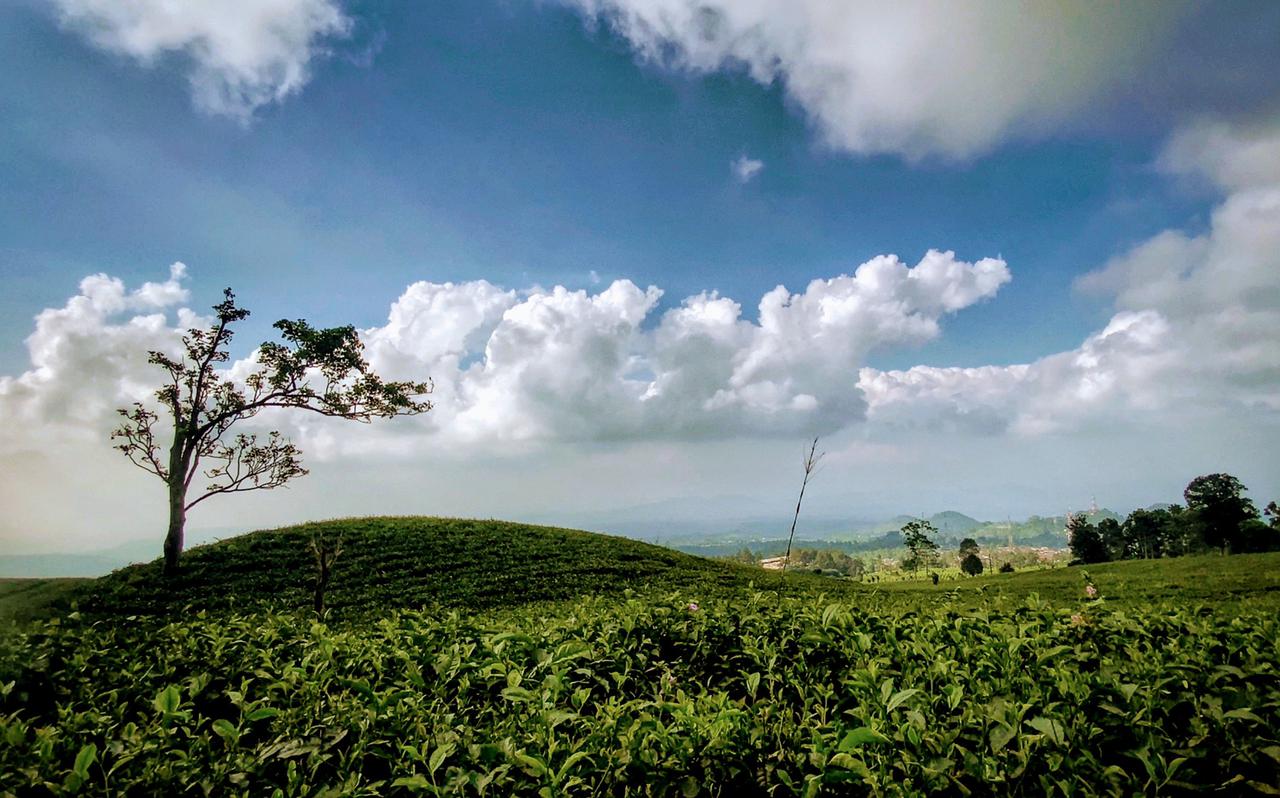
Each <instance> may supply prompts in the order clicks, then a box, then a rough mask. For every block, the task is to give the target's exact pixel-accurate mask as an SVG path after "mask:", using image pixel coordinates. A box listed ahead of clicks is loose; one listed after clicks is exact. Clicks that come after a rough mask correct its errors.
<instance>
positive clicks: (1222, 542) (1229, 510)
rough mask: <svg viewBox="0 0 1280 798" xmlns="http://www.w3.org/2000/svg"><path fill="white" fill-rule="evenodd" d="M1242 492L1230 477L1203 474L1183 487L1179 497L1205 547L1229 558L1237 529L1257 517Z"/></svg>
mask: <svg viewBox="0 0 1280 798" xmlns="http://www.w3.org/2000/svg"><path fill="white" fill-rule="evenodd" d="M1244 491H1245V487H1244V485H1243V484H1242V483H1241V482H1240V480H1238V479H1236V478H1235V477H1233V476H1231V475H1230V474H1207V475H1205V476H1200V477H1196V478H1195V479H1193V480H1191V482H1190V483H1189V484H1188V485H1187V489H1186V490H1185V491H1183V493H1182V496H1183V498H1185V499H1186V500H1187V510H1189V511H1190V512H1192V513H1193V514H1194V516H1193V517H1194V520H1195V523H1196V525H1197V527H1198V528H1199V533H1200V538H1201V540H1203V542H1204V545H1205V546H1207V547H1209V548H1211V549H1218V550H1219V551H1221V552H1222V553H1223V554H1230V553H1231V551H1232V549H1233V548H1234V547H1235V546H1237V545H1238V544H1239V543H1240V525H1241V524H1243V523H1244V522H1246V521H1248V520H1250V519H1253V518H1257V517H1258V510H1257V508H1255V507H1254V506H1253V502H1252V501H1250V500H1249V499H1248V498H1246V497H1245V496H1244Z"/></svg>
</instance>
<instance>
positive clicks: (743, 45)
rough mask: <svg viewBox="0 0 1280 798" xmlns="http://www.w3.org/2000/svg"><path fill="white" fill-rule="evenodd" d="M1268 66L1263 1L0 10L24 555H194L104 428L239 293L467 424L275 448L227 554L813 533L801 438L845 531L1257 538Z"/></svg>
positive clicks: (216, 513) (2, 149) (10, 472)
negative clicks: (1231, 503) (674, 527)
mask: <svg viewBox="0 0 1280 798" xmlns="http://www.w3.org/2000/svg"><path fill="white" fill-rule="evenodd" d="M1277 40H1280V5H1277V4H1275V3H1267V2H1261V3H1248V2H1227V3H1217V4H1201V3H1183V2H1158V3H1156V2H1151V3H1147V2H1134V3H1127V4H1114V5H1107V6H1095V7H1090V8H1089V9H1088V12H1087V13H1086V12H1085V11H1083V10H1082V9H1081V8H1080V7H1076V6H1072V5H1069V4H1059V3H1048V2H1044V3H1029V4H1024V5H1020V6H1019V7H1018V11H1017V13H1013V11H1012V10H1011V7H1010V6H1008V5H1007V4H1005V3H1001V2H975V3H968V4H962V5H957V4H951V3H942V2H903V3H897V4H893V5H892V6H891V7H888V6H886V5H885V4H879V3H861V2H838V3H837V2H830V1H826V2H824V1H822V0H703V1H702V2H692V1H691V0H493V1H492V2H490V1H489V0H473V1H472V2H444V1H443V0H442V1H441V2H432V3H415V4H408V3H405V4H380V3H371V2H353V1H347V2H344V0H269V1H268V2H260V0H227V2H223V3H218V4H172V3H168V2H164V0H136V2H132V3H127V4H121V3H116V2H111V0H49V2H34V1H31V2H29V1H28V0H17V2H11V3H6V4H3V5H0V55H3V58H4V63H5V64H6V69H4V70H0V119H3V120H4V123H3V124H0V278H2V279H3V284H4V286H5V290H4V291H2V292H0V471H2V472H3V473H4V474H5V477H4V479H3V480H0V504H2V506H3V508H4V512H3V514H2V517H0V546H2V547H4V548H6V549H8V550H10V551H13V552H19V551H21V552H44V551H76V550H87V549H93V548H101V547H106V546H110V545H113V544H116V543H120V542H122V541H126V540H133V539H137V538H145V537H148V536H149V535H151V534H155V535H156V536H157V537H158V536H159V535H160V534H161V531H162V530H163V528H164V523H165V517H164V513H165V496H164V489H163V485H162V484H161V483H160V481H159V480H157V479H156V478H155V477H154V476H150V475H148V474H146V473H144V472H142V471H140V470H138V469H135V468H133V467H132V466H131V465H130V464H129V463H128V461H127V460H126V459H125V458H124V457H123V456H122V455H120V454H119V453H118V452H114V451H113V450H112V448H111V442H110V439H109V434H110V431H111V429H112V428H113V426H114V425H115V422H116V420H117V417H116V416H115V414H114V410H115V409H116V408H118V407H122V406H127V405H128V404H130V403H132V402H134V401H151V397H152V395H153V392H154V390H155V389H156V388H157V387H158V386H159V380H160V376H161V374H160V373H159V371H158V370H157V369H156V368H155V367H152V366H148V365H147V364H146V351H147V350H149V349H161V350H165V351H174V347H175V346H177V343H178V341H179V337H180V335H181V333H182V330H184V329H185V328H187V327H191V326H200V325H201V324H205V323H207V322H208V319H209V314H210V306H211V305H213V304H214V303H215V302H216V301H217V300H218V298H219V297H220V295H221V291H222V289H223V288H225V287H228V286H230V287H232V288H234V290H235V292H236V294H237V296H238V297H239V301H240V303H241V304H242V305H243V306H244V307H247V308H249V309H250V310H251V311H252V312H253V315H252V316H251V317H250V318H249V319H248V320H246V321H245V322H244V323H243V324H242V325H241V326H240V329H239V330H238V334H237V337H236V339H235V341H234V343H233V346H232V351H231V356H232V362H231V363H229V364H228V367H229V368H230V369H231V373H232V374H236V375H243V374H246V373H248V371H250V370H251V369H252V362H253V361H252V358H253V352H254V349H255V347H256V345H257V344H258V343H259V342H261V341H263V340H266V339H269V338H270V337H271V336H272V334H273V331H272V329H271V323H272V322H273V321H275V320H276V319H279V318H306V319H307V320H308V321H310V322H312V323H313V324H317V325H321V326H336V325H345V324H352V325H355V326H356V327H357V328H358V329H359V330H360V331H361V337H362V340H363V342H364V343H365V346H366V350H365V352H366V355H367V357H368V360H369V362H370V363H371V365H372V366H373V367H374V368H375V369H376V370H377V371H378V372H379V373H381V374H383V375H384V376H387V377H388V378H392V379H425V378H430V379H431V380H432V381H433V383H434V386H435V389H434V392H433V395H432V397H431V399H432V401H433V402H434V408H433V409H432V410H431V412H429V413H427V414H425V415H422V416H417V417H413V418H401V419H394V420H391V421H385V422H380V423H374V424H371V425H362V424H350V423H345V424H344V423H341V422H337V421H334V420H332V419H323V418H320V417H317V416H308V415H306V414H301V413H293V414H275V415H266V414H264V415H263V416H260V417H259V418H257V419H255V420H254V422H253V423H254V424H255V425H257V426H256V427H254V428H253V429H258V430H263V431H265V430H267V429H271V428H276V429H280V430H282V431H283V432H284V433H285V434H286V435H288V436H289V437H290V439H291V440H293V441H294V442H295V443H296V444H297V445H298V446H299V447H300V448H301V449H302V450H303V452H304V453H305V464H306V465H307V467H308V468H310V469H311V474H310V475H309V476H307V477H306V478H304V479H301V480H298V481H296V482H295V483H293V484H292V485H291V486H290V487H289V488H287V489H281V490H276V491H269V492H268V491H262V492H258V493H253V494H248V495H245V496H238V497H219V498H217V499H214V500H211V501H210V502H207V503H203V504H201V505H200V508H199V509H198V510H196V511H195V512H193V514H192V517H191V519H190V524H191V526H192V528H194V529H200V528H218V529H223V528H244V529H248V528H256V527H259V526H273V525H278V524H284V523H290V522H295V521H302V520H309V519H319V518H330V517H339V516H344V515H353V514H362V515H363V514H381V513H421V514H431V515H461V516H477V517H496V518H513V519H534V520H542V521H559V522H564V523H570V522H573V521H574V520H575V519H582V518H587V517H590V518H592V519H597V520H598V523H599V524H600V525H603V526H605V527H607V526H608V524H609V518H610V513H615V512H623V511H628V512H634V511H633V510H628V509H627V508H635V507H645V506H650V505H652V506H654V507H655V509H654V512H668V511H669V512H672V513H675V514H676V515H679V516H680V517H683V518H685V519H688V520H693V519H698V520H707V519H715V518H718V517H722V516H725V517H727V516H729V515H732V514H734V513H739V514H744V515H745V514H750V515H767V514H774V513H776V514H778V515H784V514H786V513H787V512H788V511H789V509H790V506H789V505H790V502H791V501H793V499H792V494H793V493H794V492H795V490H796V489H797V488H798V483H799V479H800V477H801V470H800V465H801V457H802V452H803V451H804V450H805V449H806V442H807V441H809V440H811V439H812V438H813V437H814V436H820V437H821V442H820V448H821V449H822V450H824V451H826V452H827V458H826V459H825V461H824V469H823V471H822V473H821V474H820V475H819V476H818V477H817V479H816V481H815V482H814V483H813V484H812V485H811V487H810V490H809V492H808V493H806V506H807V507H810V508H812V512H816V513H822V514H826V515H835V516H847V517H850V518H868V519H870V518H878V517H887V516H891V515H896V514H899V513H903V512H907V513H931V512H936V511H940V510H944V509H953V510H959V511H961V512H965V513H968V514H970V515H973V516H975V517H979V518H986V519H1002V518H1005V517H1015V518H1017V517H1023V516H1026V515H1028V514H1032V513H1038V514H1060V513H1062V512H1065V511H1067V510H1070V509H1079V508H1081V507H1085V506H1088V505H1089V504H1090V503H1091V502H1093V501H1095V500H1096V501H1097V503H1098V504H1100V505H1103V506H1109V507H1113V508H1116V509H1122V510H1123V509H1131V508H1133V507H1139V506H1145V505H1149V504H1152V503H1155V502H1173V501H1178V500H1179V499H1180V494H1181V491H1182V489H1183V487H1185V485H1186V483H1187V482H1189V481H1190V480H1191V479H1192V478H1193V477H1195V476H1197V475H1200V474H1205V473H1213V472H1219V471H1226V472H1229V473H1232V474H1234V475H1236V476H1238V477H1239V478H1240V479H1241V480H1242V481H1243V482H1244V483H1245V484H1246V485H1247V486H1248V487H1249V488H1250V489H1251V494H1250V495H1251V496H1252V497H1253V498H1254V500H1255V501H1256V502H1257V503H1258V504H1259V506H1261V505H1263V504H1265V503H1266V502H1267V501H1268V500H1270V499H1272V498H1277V497H1280V458H1276V457H1275V456H1274V455H1273V452H1274V451H1275V450H1276V448H1277V445H1278V444H1280V288H1277V285H1278V283H1277V279H1276V278H1277V277H1278V276H1280V48H1276V47H1275V42H1276V41H1277ZM675 507H678V508H680V509H679V512H678V513H676V511H675V510H672V509H671V508H675ZM658 508H666V510H660V509H658ZM675 520H679V519H675Z"/></svg>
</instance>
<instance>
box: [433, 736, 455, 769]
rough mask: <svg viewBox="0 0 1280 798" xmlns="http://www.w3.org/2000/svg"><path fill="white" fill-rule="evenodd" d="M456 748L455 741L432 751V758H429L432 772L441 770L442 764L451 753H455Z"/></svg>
mask: <svg viewBox="0 0 1280 798" xmlns="http://www.w3.org/2000/svg"><path fill="white" fill-rule="evenodd" d="M454 748H455V746H454V744H453V743H445V744H444V745H442V746H440V747H439V748H437V749H436V750H434V751H432V752H431V758H430V759H428V760H427V769H428V770H430V771H431V772H432V773H435V772H436V771H437V770H439V769H440V766H441V765H443V764H444V761H445V760H446V759H448V758H449V755H450V754H452V753H453V751H454Z"/></svg>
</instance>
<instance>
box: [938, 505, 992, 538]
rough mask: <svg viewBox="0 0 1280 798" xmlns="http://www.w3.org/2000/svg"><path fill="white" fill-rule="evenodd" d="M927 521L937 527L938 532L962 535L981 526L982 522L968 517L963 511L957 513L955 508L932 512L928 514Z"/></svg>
mask: <svg viewBox="0 0 1280 798" xmlns="http://www.w3.org/2000/svg"><path fill="white" fill-rule="evenodd" d="M929 523H931V524H933V525H934V526H935V527H937V529H938V532H940V533H941V534H944V535H963V534H966V533H968V532H972V531H973V530H975V529H977V528H978V527H981V526H982V525H983V523H984V522H982V521H979V520H978V519H976V518H970V517H969V516H967V515H965V514H964V513H958V512H956V511H955V510H943V511H942V512H940V513H934V514H933V515H931V516H929Z"/></svg>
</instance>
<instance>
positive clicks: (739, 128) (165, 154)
mask: <svg viewBox="0 0 1280 798" xmlns="http://www.w3.org/2000/svg"><path fill="white" fill-rule="evenodd" d="M374 10H375V9H369V11H374ZM6 16H7V17H8V18H9V19H7V20H6V24H5V25H4V26H3V28H4V33H3V34H0V35H3V36H4V37H5V39H4V42H3V45H2V46H3V48H4V50H5V52H7V53H10V55H11V57H12V56H16V58H17V59H18V60H19V62H20V64H21V67H20V68H17V69H11V70H8V71H7V73H6V77H5V78H4V81H5V84H6V85H5V86H4V91H3V94H4V96H5V98H6V100H5V104H6V106H8V109H7V112H6V114H5V115H6V118H9V119H11V120H14V121H16V122H17V124H13V123H11V124H9V125H7V126H6V130H5V133H4V136H5V140H4V149H3V157H4V161H3V170H4V175H5V181H4V182H5V184H6V185H7V186H8V187H9V188H8V190H6V191H5V193H4V205H3V206H2V214H0V240H3V241H4V242H5V246H4V267H5V273H6V277H7V278H9V279H10V280H14V281H16V285H15V286H14V290H13V291H12V292H10V293H7V294H6V298H5V300H4V319H5V324H4V328H3V331H2V332H3V339H2V340H3V354H4V360H3V361H2V362H3V363H4V365H5V366H6V367H7V369H8V370H10V371H12V370H14V369H16V368H19V367H21V366H22V365H23V363H24V360H25V353H24V352H23V351H22V348H21V340H22V338H23V337H25V336H26V335H27V334H28V333H29V331H30V329H29V328H30V323H29V319H30V318H31V317H32V316H34V315H35V313H36V312H38V311H39V310H40V309H42V308H44V307H48V306H51V305H53V304H55V303H57V302H59V301H60V300H61V299H62V298H64V297H66V296H68V295H70V294H71V293H72V291H73V289H74V287H75V284H76V283H77V282H78V280H79V279H80V278H81V277H82V276H83V275H85V274H88V273H92V272H95V271H106V272H108V273H110V274H114V275H119V276H120V277H122V278H125V279H126V280H131V281H132V280H143V279H148V278H149V277H151V276H153V275H154V274H155V273H156V271H157V268H158V267H162V266H163V265H165V264H167V263H168V262H169V261H171V260H175V259H180V260H183V261H184V262H187V263H188V264H189V265H190V266H191V267H192V269H193V270H194V272H195V273H196V274H198V275H199V282H198V283H197V296H201V297H202V298H205V299H208V298H210V297H212V296H214V295H215V292H216V291H217V290H218V289H217V286H220V285H222V284H224V283H225V284H228V285H233V286H236V287H237V288H238V289H239V290H240V291H241V292H242V295H243V296H245V297H246V301H250V298H251V300H252V303H253V305H254V306H258V307H264V308H265V306H268V305H270V306H271V307H272V308H276V310H275V311H274V312H276V313H278V314H297V313H305V314H307V315H309V316H312V317H314V318H317V319H320V318H324V319H326V320H332V321H333V322H334V323H339V322H344V321H350V322H353V323H357V324H359V325H361V326H367V325H372V324H375V323H377V322H379V321H381V320H382V318H383V317H384V316H385V312H386V304H387V303H386V298H387V297H388V296H394V295H395V294H396V293H397V292H398V291H399V290H400V289H402V288H403V287H404V285H405V284H406V283H408V282H409V281H412V280H416V279H431V280H439V281H443V280H466V279H474V278H478V277H482V278H486V279H489V280H491V281H494V282H499V283H502V284H505V285H511V286H522V285H526V284H529V283H532V282H541V283H563V284H565V285H568V286H575V287H580V286H587V285H589V276H588V275H589V272H590V271H592V270H595V271H596V272H597V274H599V275H600V276H601V277H603V278H605V279H612V278H614V277H627V278H630V279H632V280H633V281H635V282H636V283H637V284H641V285H646V284H650V283H652V284H655V285H659V286H661V287H663V288H664V289H665V290H667V291H668V293H669V294H670V295H671V297H672V298H671V299H669V300H668V301H669V302H670V301H676V298H679V297H683V296H686V295H689V294H692V293H697V292H698V291H702V290H707V289H714V290H719V291H721V292H722V293H726V294H729V295H731V296H735V297H740V298H743V299H745V300H747V301H748V302H749V301H750V298H753V297H758V296H759V295H760V294H762V293H764V292H765V291H767V290H768V289H770V288H772V287H774V286H775V285H777V284H779V283H783V284H786V285H788V286H789V287H791V288H792V289H799V288H801V287H803V285H804V284H805V283H807V282H808V281H809V280H811V279H813V278H815V277H826V276H832V275H835V274H838V273H841V272H843V271H847V270H849V269H851V268H852V267H854V266H856V265H857V264H858V263H861V262H862V261H863V260H866V259H867V258H869V257H872V256H874V255H877V254H880V253H885V252H892V253H898V254H900V255H901V256H902V257H903V258H904V259H906V260H914V259H916V258H918V257H919V256H920V255H922V254H923V253H924V251H925V250H927V249H929V248H931V247H933V248H941V249H952V250H955V251H956V253H957V254H958V255H959V256H961V257H964V258H966V259H975V258H980V257H986V256H995V255H1003V257H1004V258H1005V259H1006V260H1008V262H1009V263H1010V264H1011V268H1013V269H1014V273H1015V280H1014V281H1013V283H1012V284H1011V285H1010V286H1009V287H1008V288H1007V289H1006V290H1005V292H1004V294H1003V295H1002V296H1001V297H1000V299H999V300H998V301H996V302H992V303H989V305H987V306H982V307H978V308H974V309H973V310H972V311H971V312H969V313H966V314H963V315H962V316H957V317H956V318H954V319H951V320H949V321H948V335H947V337H946V339H945V340H940V341H938V342H936V343H935V344H934V345H933V346H932V347H931V348H928V349H925V350H923V351H921V352H918V353H912V354H911V355H910V357H912V358H916V357H918V358H922V359H923V360H924V361H927V362H931V363H934V364H936V365H952V364H955V365H977V364H979V363H989V362H1001V363H1004V362H1020V361H1022V360H1026V359H1028V358H1031V357H1034V356H1036V355H1038V354H1040V353H1042V352H1044V351H1051V350H1053V349H1055V348H1065V347H1067V346H1069V345H1072V344H1074V343H1075V342H1077V341H1078V340H1079V339H1080V338H1081V337H1083V335H1084V334H1086V333H1087V332H1088V330H1089V329H1091V327H1092V326H1094V325H1096V323H1097V322H1098V321H1099V319H1101V318H1104V316H1103V314H1102V311H1100V310H1099V309H1098V308H1097V307H1094V306H1092V305H1091V304H1090V303H1081V302H1079V301H1078V299H1077V298H1075V297H1073V296H1072V294H1071V291H1070V285H1071V280H1072V279H1073V278H1074V277H1075V276H1076V275H1078V274H1080V273H1083V272H1084V271H1087V270H1089V269H1092V268H1096V267H1097V266H1099V265H1100V264H1101V263H1103V262H1104V261H1105V260H1106V259H1107V258H1108V257H1110V256H1111V255H1112V254H1113V253H1115V252H1116V251H1117V250H1119V249H1121V248H1123V247H1125V246H1128V245H1130V244H1132V243H1135V242H1137V241H1140V240H1142V239H1144V238H1146V237H1148V236H1150V235H1152V234H1154V233H1155V232H1158V231H1159V230H1160V229H1162V228H1163V227H1165V226H1168V225H1169V224H1170V223H1171V222H1172V223H1178V224H1181V223H1184V222H1190V223H1192V224H1194V223H1196V220H1197V218H1199V219H1203V216H1204V214H1205V212H1206V210H1207V208H1208V207H1209V204H1210V200H1211V198H1210V197H1206V196H1194V195H1187V194H1186V193H1184V192H1178V191H1176V190H1172V191H1171V190H1170V189H1169V186H1168V185H1167V184H1168V182H1169V181H1168V180H1167V179H1166V178H1164V177H1163V176H1161V175H1158V174H1156V173H1154V170H1153V169H1152V168H1151V162H1152V160H1153V158H1154V154H1155V153H1156V152H1157V150H1158V148H1159V146H1160V145H1161V144H1162V143H1163V139H1164V137H1165V135H1166V132H1165V131H1163V130H1147V131H1137V132H1134V133H1124V134H1122V135H1109V136H1104V135H1102V134H1100V133H1096V132H1091V131H1087V130H1086V131H1074V132H1067V133H1065V134H1063V135H1061V136H1053V137H1051V138H1048V139H1046V140H1039V141H1034V142H1014V143H1013V144H1012V145H1010V146H1007V147H1003V148H1001V149H1000V150H999V151H997V152H994V153H991V154H988V155H984V156H979V157H975V158H972V159H966V160H965V161H963V162H960V163H952V162H937V161H933V162H925V163H907V162H904V161H903V159H901V158H897V157H893V156H873V157H868V158H851V157H848V156H847V155H845V154H843V153H838V152H831V151H830V150H829V148H825V147H823V146H822V145H821V144H820V143H818V142H815V140H814V137H813V135H812V132H811V130H810V128H809V126H808V125H806V122H805V120H804V119H803V118H802V117H800V116H798V115H797V114H796V113H795V111H794V109H792V108H788V107H787V104H786V102H785V100H784V98H783V97H782V96H781V92H780V91H779V90H778V89H777V88H776V87H774V88H769V87H762V86H760V85H758V84H756V83H755V82H753V81H752V80H751V79H750V78H749V77H746V76H743V75H740V74H738V75H734V74H717V75H712V76H709V77H702V76H696V75H689V74H681V73H678V72H674V71H671V70H664V69H661V68H657V67H653V66H647V67H646V66H638V65H637V63H636V59H635V56H634V55H633V54H632V53H631V52H630V50H629V49H627V48H626V47H625V46H624V45H623V44H622V43H620V42H619V41H618V39H617V37H616V36H614V35H611V34H610V33H609V32H608V31H607V30H598V29H597V30H594V31H592V30H588V28H587V26H585V25H584V24H583V21H582V19H581V17H580V16H579V15H578V14H577V13H576V12H574V11H573V10H571V9H566V8H557V7H554V6H546V5H534V4H523V3H508V4H485V3H481V4H470V3H468V4H456V3H455V4H449V3H443V4H439V3H437V4H429V5H421V6H411V5H404V6H398V7H396V8H395V9H394V10H386V9H383V10H381V11H379V12H378V13H373V14H368V15H367V16H366V15H361V16H360V17H359V19H360V23H359V27H358V29H357V32H356V34H355V35H354V36H353V37H352V38H353V41H349V42H344V43H343V44H341V45H339V46H340V48H341V53H340V54H338V55H336V56H335V57H333V58H330V59H327V60H325V61H323V62H321V63H319V64H318V65H317V67H316V74H315V75H314V77H313V79H312V80H311V82H310V83H309V84H308V86H307V87H306V89H305V90H304V91H303V92H301V93H300V94H299V95H298V96H296V97H291V98H289V100H288V101H287V102H286V103H284V104H281V105H280V106H276V107H271V108H267V109H263V110H262V111H261V112H260V113H259V114H258V115H257V118H256V119H255V121H254V122H253V123H252V125H251V126H250V127H248V128H247V129H246V128H243V127H241V125H240V124H239V123H237V122H236V121H235V120H231V119H227V118H222V117H211V116H208V115H203V114H200V113H198V112H196V111H194V110H193V109H192V108H191V102H190V99H189V97H188V92H187V88H186V85H185V81H184V80H183V78H182V73H181V69H180V65H179V64H178V63H175V62H180V61H181V57H179V56H172V55H171V56H166V57H163V58H161V59H159V62H158V63H157V64H156V65H154V66H152V67H151V68H146V67H140V66H139V65H138V64H136V63H134V62H132V61H129V60H126V59H122V58H121V57H120V56H118V55H113V54H109V53H103V52H101V51H100V50H97V49H95V48H94V47H93V46H92V45H90V44H88V43H87V42H85V41H84V40H83V39H81V38H79V37H76V36H74V35H68V33H67V32H66V31H65V30H64V29H62V28H61V27H60V26H59V24H58V22H57V20H56V18H54V17H53V15H51V14H49V13H41V11H40V10H39V9H29V8H12V7H11V8H10V9H9V10H8V11H7V12H6ZM743 154H746V155H749V156H750V157H752V158H757V159H760V160H762V161H763V162H764V163H765V165H766V166H765V168H764V169H763V170H762V171H761V172H760V174H759V176H758V177H756V178H755V179H753V180H752V181H751V182H750V183H749V184H747V185H739V184H738V183H737V181H736V180H735V179H734V177H733V176H732V174H731V171H730V169H729V163H730V162H731V161H732V160H733V159H734V158H736V157H738V156H739V155H743ZM33 222H35V223H33ZM341 286H348V287H355V288H356V290H354V291H352V290H342V289H340V287H341ZM335 289H337V290H335ZM263 312H264V313H266V312H267V311H266V310H265V309H264V311H263ZM353 314H354V315H353ZM1008 330H1018V334H1017V335H1016V336H1015V335H1009V334H1007V331H1008ZM1002 331H1006V332H1005V334H1001V333H1002ZM259 337H260V336H259ZM903 358H904V356H903V355H901V354H898V353H892V352H885V353H879V354H878V355H877V361H878V362H880V363H884V364H886V365H904V364H906V362H907V361H906V360H904V359H903Z"/></svg>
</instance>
